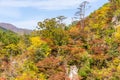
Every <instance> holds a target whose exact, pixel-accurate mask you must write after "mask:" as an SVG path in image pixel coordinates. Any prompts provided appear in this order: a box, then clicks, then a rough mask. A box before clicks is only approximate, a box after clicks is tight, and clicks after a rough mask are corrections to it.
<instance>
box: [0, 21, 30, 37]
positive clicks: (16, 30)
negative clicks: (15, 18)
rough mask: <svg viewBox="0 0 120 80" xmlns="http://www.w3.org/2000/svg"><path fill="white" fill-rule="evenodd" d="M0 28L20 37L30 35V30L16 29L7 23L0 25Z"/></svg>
mask: <svg viewBox="0 0 120 80" xmlns="http://www.w3.org/2000/svg"><path fill="white" fill-rule="evenodd" d="M0 27H2V28H4V29H7V30H10V31H13V32H15V33H18V34H20V35H23V34H30V33H31V32H32V30H28V29H21V28H17V27H16V26H14V25H12V24H9V23H0Z"/></svg>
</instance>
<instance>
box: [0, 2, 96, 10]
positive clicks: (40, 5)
mask: <svg viewBox="0 0 120 80" xmlns="http://www.w3.org/2000/svg"><path fill="white" fill-rule="evenodd" d="M82 1H84V0H0V7H17V8H20V7H32V8H37V9H46V10H63V9H71V8H76V6H78V5H79V4H80V3H81V2H82ZM87 1H89V2H93V1H97V0H87Z"/></svg>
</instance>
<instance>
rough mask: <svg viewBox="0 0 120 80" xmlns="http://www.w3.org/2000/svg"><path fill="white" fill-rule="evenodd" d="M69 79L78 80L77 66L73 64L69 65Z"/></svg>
mask: <svg viewBox="0 0 120 80" xmlns="http://www.w3.org/2000/svg"><path fill="white" fill-rule="evenodd" d="M69 79H70V80H80V79H79V76H78V68H77V67H76V66H75V65H74V66H71V67H70V73H69Z"/></svg>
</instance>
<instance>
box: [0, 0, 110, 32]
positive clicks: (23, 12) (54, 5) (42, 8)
mask: <svg viewBox="0 0 120 80" xmlns="http://www.w3.org/2000/svg"><path fill="white" fill-rule="evenodd" d="M83 1H84V0H0V23H2V22H4V23H11V24H13V25H15V26H16V27H18V28H25V29H32V30H33V29H36V26H37V22H39V21H43V20H44V19H46V18H53V17H58V16H65V17H67V19H66V20H65V21H64V22H65V23H66V24H69V23H70V22H71V21H72V17H74V16H75V13H76V12H77V11H78V9H77V8H78V7H79V5H80V4H81V2H83ZM86 1H88V2H89V4H88V5H87V6H88V8H86V15H89V14H90V13H91V12H93V11H94V10H97V9H98V8H99V7H101V6H102V5H103V4H105V3H107V2H108V0H86Z"/></svg>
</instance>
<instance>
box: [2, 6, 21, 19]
mask: <svg viewBox="0 0 120 80" xmlns="http://www.w3.org/2000/svg"><path fill="white" fill-rule="evenodd" d="M0 16H1V17H2V16H5V17H6V18H13V17H14V18H18V17H20V16H21V14H20V11H19V9H16V8H9V7H0Z"/></svg>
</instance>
